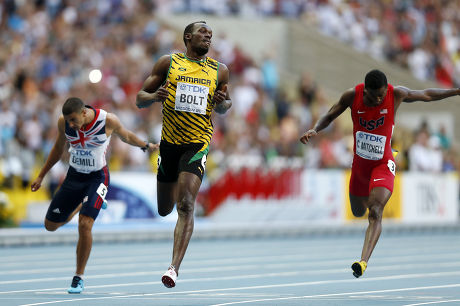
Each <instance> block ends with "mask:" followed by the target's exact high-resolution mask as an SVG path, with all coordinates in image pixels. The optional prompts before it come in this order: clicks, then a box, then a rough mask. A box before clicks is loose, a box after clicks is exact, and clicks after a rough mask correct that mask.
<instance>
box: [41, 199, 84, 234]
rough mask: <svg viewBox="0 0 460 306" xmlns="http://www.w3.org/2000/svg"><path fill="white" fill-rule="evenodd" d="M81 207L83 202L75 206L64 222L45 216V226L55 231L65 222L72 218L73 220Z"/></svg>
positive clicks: (48, 229)
mask: <svg viewBox="0 0 460 306" xmlns="http://www.w3.org/2000/svg"><path fill="white" fill-rule="evenodd" d="M80 209H81V203H80V204H79V205H78V206H77V208H75V210H74V211H73V212H72V213H71V214H70V216H69V217H68V218H67V220H65V221H64V222H53V221H50V220H48V219H46V218H45V228H46V230H47V231H50V232H54V231H55V230H57V229H58V228H60V227H61V226H63V225H64V224H66V223H68V222H69V221H70V220H72V218H73V216H75V214H76V213H78V212H79V211H80Z"/></svg>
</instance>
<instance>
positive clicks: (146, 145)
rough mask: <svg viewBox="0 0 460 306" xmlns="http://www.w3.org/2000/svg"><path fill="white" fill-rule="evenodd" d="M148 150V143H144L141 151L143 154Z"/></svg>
mask: <svg viewBox="0 0 460 306" xmlns="http://www.w3.org/2000/svg"><path fill="white" fill-rule="evenodd" d="M148 149H149V143H148V142H147V141H146V142H145V146H143V147H142V148H141V150H142V151H144V152H145V151H147V150H148Z"/></svg>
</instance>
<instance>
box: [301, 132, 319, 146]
mask: <svg viewBox="0 0 460 306" xmlns="http://www.w3.org/2000/svg"><path fill="white" fill-rule="evenodd" d="M317 134H318V133H317V132H316V131H315V130H313V129H311V130H308V131H306V132H305V134H303V135H302V137H300V142H301V143H303V144H307V142H309V141H310V138H312V137H315V136H316V135H317Z"/></svg>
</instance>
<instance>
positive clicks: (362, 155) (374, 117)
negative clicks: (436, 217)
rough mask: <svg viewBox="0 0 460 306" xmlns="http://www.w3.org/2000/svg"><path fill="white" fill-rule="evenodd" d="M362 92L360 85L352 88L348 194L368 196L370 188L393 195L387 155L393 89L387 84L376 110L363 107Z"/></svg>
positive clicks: (389, 154)
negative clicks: (388, 191) (351, 149)
mask: <svg viewBox="0 0 460 306" xmlns="http://www.w3.org/2000/svg"><path fill="white" fill-rule="evenodd" d="M363 91H364V84H359V85H357V86H356V87H355V97H354V100H353V104H352V106H351V118H352V121H353V138H354V145H353V152H354V157H353V166H352V174H351V179H350V193H351V194H353V195H355V196H368V195H369V192H370V190H372V188H374V187H386V188H387V189H389V190H390V191H391V192H393V184H394V177H395V171H396V165H395V162H394V158H393V154H392V151H391V136H392V135H393V129H394V94H393V86H392V85H391V84H388V90H387V93H386V96H385V98H384V100H383V102H382V104H380V105H379V106H372V107H370V106H367V105H365V104H364V101H363Z"/></svg>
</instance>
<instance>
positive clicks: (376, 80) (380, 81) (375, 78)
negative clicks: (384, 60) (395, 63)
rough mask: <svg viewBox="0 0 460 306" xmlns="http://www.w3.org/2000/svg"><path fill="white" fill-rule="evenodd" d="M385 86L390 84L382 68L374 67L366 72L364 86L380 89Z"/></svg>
mask: <svg viewBox="0 0 460 306" xmlns="http://www.w3.org/2000/svg"><path fill="white" fill-rule="evenodd" d="M383 86H388V82H387V77H386V75H385V73H383V72H382V71H380V70H377V69H374V70H371V71H369V72H368V73H367V74H366V78H365V79H364V87H365V88H369V89H379V88H382V87H383Z"/></svg>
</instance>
